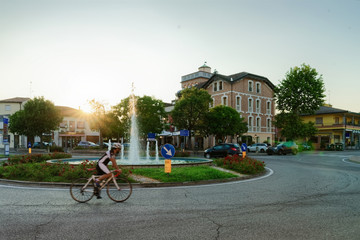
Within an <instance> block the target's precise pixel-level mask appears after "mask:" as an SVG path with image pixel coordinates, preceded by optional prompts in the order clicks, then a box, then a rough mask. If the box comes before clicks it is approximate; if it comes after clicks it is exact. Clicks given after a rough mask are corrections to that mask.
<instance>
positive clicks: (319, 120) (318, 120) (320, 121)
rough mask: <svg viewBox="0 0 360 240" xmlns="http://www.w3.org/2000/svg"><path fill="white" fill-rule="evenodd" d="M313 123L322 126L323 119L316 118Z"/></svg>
mask: <svg viewBox="0 0 360 240" xmlns="http://www.w3.org/2000/svg"><path fill="white" fill-rule="evenodd" d="M315 123H316V124H323V118H322V117H317V118H316V119H315Z"/></svg>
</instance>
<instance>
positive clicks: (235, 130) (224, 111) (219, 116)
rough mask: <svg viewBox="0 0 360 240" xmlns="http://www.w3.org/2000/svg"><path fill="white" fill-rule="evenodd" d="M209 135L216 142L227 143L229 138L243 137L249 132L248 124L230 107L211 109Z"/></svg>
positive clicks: (208, 124)
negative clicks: (211, 135) (234, 136)
mask: <svg viewBox="0 0 360 240" xmlns="http://www.w3.org/2000/svg"><path fill="white" fill-rule="evenodd" d="M206 120H207V126H208V133H209V134H213V135H215V138H216V140H218V139H220V140H221V141H222V142H225V141H226V137H227V136H229V135H230V136H233V135H242V134H243V133H245V132H247V131H248V127H247V123H246V122H244V118H241V117H240V115H239V113H238V112H237V111H236V110H235V109H233V108H231V107H228V106H223V105H219V106H216V107H214V108H212V109H210V111H209V113H208V115H207V118H206Z"/></svg>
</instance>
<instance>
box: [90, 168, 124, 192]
mask: <svg viewBox="0 0 360 240" xmlns="http://www.w3.org/2000/svg"><path fill="white" fill-rule="evenodd" d="M100 176H101V175H91V177H90V178H89V179H88V181H87V182H86V183H85V185H84V186H83V189H86V188H87V187H88V186H89V184H90V182H91V180H92V181H93V184H95V179H96V178H97V177H100ZM117 176H119V173H118V174H116V175H114V173H113V171H112V172H111V177H109V178H108V179H106V181H105V182H104V183H103V184H101V186H100V188H99V191H100V190H102V189H103V188H104V187H105V186H106V185H108V183H109V182H110V181H111V180H113V182H114V184H115V186H116V188H117V189H119V185H118V184H117V182H116V181H115V180H116V177H117ZM94 187H95V186H94Z"/></svg>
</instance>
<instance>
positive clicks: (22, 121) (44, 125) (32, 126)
mask: <svg viewBox="0 0 360 240" xmlns="http://www.w3.org/2000/svg"><path fill="white" fill-rule="evenodd" d="M61 121H62V116H61V113H60V111H59V110H58V109H57V108H56V107H55V105H54V104H53V103H52V102H51V101H49V100H45V99H44V97H39V98H34V99H31V100H29V101H28V102H27V103H26V104H25V105H24V110H20V111H17V112H16V113H15V114H13V115H11V116H10V125H9V130H10V131H11V132H12V133H17V134H20V135H26V136H28V137H29V138H30V141H33V137H35V136H39V137H40V139H41V141H42V135H43V134H44V133H50V132H51V131H53V130H56V129H57V128H58V127H59V124H60V122H61Z"/></svg>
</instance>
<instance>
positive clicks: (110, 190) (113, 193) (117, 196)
mask: <svg viewBox="0 0 360 240" xmlns="http://www.w3.org/2000/svg"><path fill="white" fill-rule="evenodd" d="M106 191H107V194H108V196H109V198H110V199H111V200H113V201H115V202H124V201H126V200H127V199H128V198H129V197H130V195H131V193H132V185H131V183H130V182H129V180H128V179H126V178H114V179H113V180H112V181H110V182H109V184H108V186H107V189H106Z"/></svg>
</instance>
